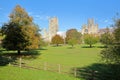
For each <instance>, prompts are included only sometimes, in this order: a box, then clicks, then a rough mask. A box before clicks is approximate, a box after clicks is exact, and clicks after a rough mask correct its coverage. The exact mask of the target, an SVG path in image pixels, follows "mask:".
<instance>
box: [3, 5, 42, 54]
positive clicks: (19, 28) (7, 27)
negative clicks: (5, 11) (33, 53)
mask: <svg viewBox="0 0 120 80" xmlns="http://www.w3.org/2000/svg"><path fill="white" fill-rule="evenodd" d="M9 18H10V20H9V22H8V23H6V24H4V25H3V26H2V30H1V31H2V34H3V35H5V38H4V39H3V42H2V46H3V47H4V48H6V49H7V50H17V51H18V54H20V51H21V50H29V49H36V48H38V47H39V39H40V35H39V28H38V27H37V26H36V25H35V24H34V23H33V19H32V17H30V16H29V15H28V13H27V12H26V11H25V10H24V9H23V8H22V7H21V6H20V5H17V6H16V7H15V8H14V10H13V11H12V13H11V14H10V16H9Z"/></svg>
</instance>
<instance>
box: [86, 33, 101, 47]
mask: <svg viewBox="0 0 120 80" xmlns="http://www.w3.org/2000/svg"><path fill="white" fill-rule="evenodd" d="M98 40H99V38H98V37H97V36H95V35H93V34H84V43H85V44H88V45H90V48H91V47H92V45H93V44H95V43H97V42H98Z"/></svg>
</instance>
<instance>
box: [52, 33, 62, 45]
mask: <svg viewBox="0 0 120 80" xmlns="http://www.w3.org/2000/svg"><path fill="white" fill-rule="evenodd" d="M63 43H64V39H63V38H62V37H61V36H60V35H55V36H53V38H52V44H56V46H58V45H59V44H63Z"/></svg>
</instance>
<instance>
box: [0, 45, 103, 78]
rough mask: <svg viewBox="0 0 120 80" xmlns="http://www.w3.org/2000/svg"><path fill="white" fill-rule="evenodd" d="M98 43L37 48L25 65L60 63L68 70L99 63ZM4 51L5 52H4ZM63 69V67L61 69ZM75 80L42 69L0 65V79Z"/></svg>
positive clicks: (99, 49)
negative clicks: (93, 45)
mask: <svg viewBox="0 0 120 80" xmlns="http://www.w3.org/2000/svg"><path fill="white" fill-rule="evenodd" d="M99 47H100V45H96V46H95V47H94V48H88V46H83V45H76V46H75V47H74V48H73V49H72V48H71V47H70V46H68V45H66V46H59V47H53V46H52V47H51V46H48V47H44V48H42V49H40V50H38V55H37V57H36V58H28V59H26V60H25V62H27V65H29V66H34V67H39V66H40V64H43V63H44V62H47V63H49V64H60V65H62V66H67V67H68V68H67V70H68V71H69V70H70V69H71V68H72V67H80V68H81V67H86V66H89V65H92V64H94V63H100V62H99V61H100V56H99V55H100V51H101V49H102V48H99ZM4 53H6V52H4ZM23 62H24V61H23ZM63 68H64V67H63ZM63 70H65V69H63ZM8 79H9V80H74V79H75V80H76V78H73V77H70V76H67V75H66V74H64V75H63V74H59V73H56V72H55V73H54V72H48V71H43V70H29V69H19V68H16V67H9V66H7V67H0V80H8Z"/></svg>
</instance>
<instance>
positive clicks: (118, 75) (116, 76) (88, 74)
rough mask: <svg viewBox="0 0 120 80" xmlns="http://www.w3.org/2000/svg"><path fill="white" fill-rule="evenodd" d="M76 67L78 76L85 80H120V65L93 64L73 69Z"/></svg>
mask: <svg viewBox="0 0 120 80" xmlns="http://www.w3.org/2000/svg"><path fill="white" fill-rule="evenodd" d="M74 69H76V74H77V75H76V77H77V78H82V79H83V80H120V65H111V64H109V65H107V64H93V65H91V66H87V67H83V68H73V69H72V71H73V70H74ZM72 74H73V73H72Z"/></svg>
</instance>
